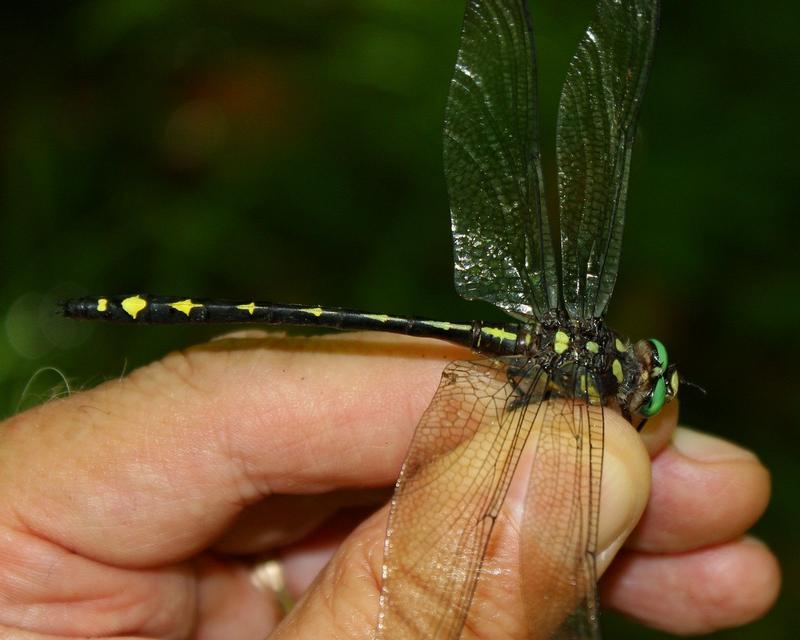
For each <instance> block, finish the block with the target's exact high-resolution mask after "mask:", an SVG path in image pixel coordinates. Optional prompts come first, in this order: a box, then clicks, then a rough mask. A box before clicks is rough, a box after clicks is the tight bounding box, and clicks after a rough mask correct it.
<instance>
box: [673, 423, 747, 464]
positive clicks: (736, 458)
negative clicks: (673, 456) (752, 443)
mask: <svg viewBox="0 0 800 640" xmlns="http://www.w3.org/2000/svg"><path fill="white" fill-rule="evenodd" d="M672 445H673V447H675V449H676V450H677V451H678V452H679V453H680V454H682V455H683V456H685V457H687V458H689V459H691V460H695V461H697V462H704V463H708V462H756V461H758V457H757V456H756V455H755V454H754V453H753V452H752V451H748V450H747V449H744V448H742V447H740V446H738V445H736V444H733V443H732V442H728V441H727V440H723V439H722V438H718V437H717V436H712V435H708V434H705V433H701V432H699V431H695V430H693V429H687V428H686V427H679V428H678V429H676V430H675V433H674V434H673V436H672Z"/></svg>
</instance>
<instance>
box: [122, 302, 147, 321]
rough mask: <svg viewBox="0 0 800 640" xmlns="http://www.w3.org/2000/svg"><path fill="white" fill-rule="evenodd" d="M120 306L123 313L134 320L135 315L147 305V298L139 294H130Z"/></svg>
mask: <svg viewBox="0 0 800 640" xmlns="http://www.w3.org/2000/svg"><path fill="white" fill-rule="evenodd" d="M120 306H121V307H122V309H123V311H125V313H127V314H128V315H129V316H130V317H131V318H133V319H134V320H136V316H137V315H139V312H140V311H141V310H142V309H144V308H145V307H147V300H145V299H144V298H142V297H141V296H132V297H130V298H125V299H124V300H123V301H122V305H120Z"/></svg>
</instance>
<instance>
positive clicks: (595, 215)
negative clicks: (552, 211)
mask: <svg viewBox="0 0 800 640" xmlns="http://www.w3.org/2000/svg"><path fill="white" fill-rule="evenodd" d="M657 24H658V0H600V1H599V2H598V5H597V13H596V15H595V18H594V20H593V21H592V23H591V25H590V26H589V28H588V30H587V31H586V34H585V35H584V37H583V39H582V40H581V42H580V44H579V46H578V51H577V53H576V54H575V56H574V57H573V59H572V62H571V64H570V67H569V71H568V73H567V80H566V82H565V84H564V89H563V91H562V94H561V103H560V105H559V112H558V128H557V134H556V136H557V138H556V144H557V156H558V191H559V203H560V207H561V208H560V226H561V258H562V281H561V286H562V289H563V295H564V302H565V304H566V308H567V312H568V313H569V314H570V316H571V317H573V318H579V317H580V318H585V317H591V316H596V317H599V316H602V315H603V313H604V312H605V309H606V306H607V304H608V300H609V298H610V297H611V293H612V291H613V289H614V282H615V281H616V278H617V269H618V267H619V260H620V251H621V245H622V231H623V226H624V221H625V201H626V197H627V188H628V171H629V168H630V157H631V146H632V145H633V138H634V133H635V130H636V120H637V116H638V113H639V106H640V104H641V101H642V96H643V93H644V89H645V84H646V82H647V75H648V72H649V69H650V64H651V61H652V56H653V46H654V42H655V36H656V30H657Z"/></svg>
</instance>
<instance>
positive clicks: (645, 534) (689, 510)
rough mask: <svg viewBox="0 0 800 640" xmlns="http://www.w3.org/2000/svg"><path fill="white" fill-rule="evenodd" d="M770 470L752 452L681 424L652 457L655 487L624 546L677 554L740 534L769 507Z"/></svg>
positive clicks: (724, 540)
mask: <svg viewBox="0 0 800 640" xmlns="http://www.w3.org/2000/svg"><path fill="white" fill-rule="evenodd" d="M769 494H770V477H769V472H768V471H767V470H766V468H764V466H763V465H762V464H761V463H760V462H759V460H758V458H756V456H755V455H754V454H752V453H751V452H749V451H747V450H745V449H742V448H741V447H738V446H737V445H735V444H732V443H730V442H727V441H725V440H722V439H720V438H716V437H713V436H710V435H706V434H703V433H700V432H698V431H693V430H691V429H686V428H680V429H678V430H677V431H675V433H674V436H673V438H672V442H671V444H670V446H669V447H667V448H666V449H664V450H663V451H662V452H661V453H660V454H659V455H658V456H656V458H655V459H654V460H653V490H652V493H651V497H650V502H649V504H648V505H647V509H646V510H645V513H644V516H643V517H642V520H641V522H640V523H639V526H638V527H637V528H636V530H635V531H634V532H633V534H632V535H631V537H630V538H629V539H628V542H627V546H628V547H630V548H633V549H637V550H641V551H650V552H657V553H666V552H672V553H674V552H681V551H688V550H691V549H697V548H699V547H702V546H707V545H712V544H717V543H721V542H726V541H728V540H732V539H734V538H738V537H739V536H741V535H742V534H743V533H744V532H745V531H747V530H748V529H749V528H750V527H751V526H752V525H753V524H754V523H755V522H756V520H758V518H759V517H760V516H761V515H762V514H763V513H764V510H765V509H766V507H767V503H768V501H769Z"/></svg>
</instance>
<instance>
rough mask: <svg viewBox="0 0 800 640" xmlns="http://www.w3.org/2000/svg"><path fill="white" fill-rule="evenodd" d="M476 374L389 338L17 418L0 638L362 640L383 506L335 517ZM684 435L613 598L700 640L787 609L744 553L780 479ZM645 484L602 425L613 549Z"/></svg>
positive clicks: (1, 520) (228, 351) (267, 341)
mask: <svg viewBox="0 0 800 640" xmlns="http://www.w3.org/2000/svg"><path fill="white" fill-rule="evenodd" d="M465 357H466V358H468V357H471V355H470V353H469V352H466V351H463V350H461V349H458V348H456V347H450V346H448V345H444V344H441V343H437V342H432V341H426V340H413V339H408V338H403V337H394V336H391V337H387V336H380V337H376V336H374V335H371V334H366V335H361V334H344V335H336V336H326V337H324V338H314V339H286V338H276V337H264V336H263V334H256V333H250V334H241V335H240V336H239V337H237V338H229V339H224V340H219V341H215V342H212V343H210V344H209V345H203V346H201V347H197V348H194V349H190V350H188V351H186V352H184V353H181V354H172V355H170V356H168V357H166V358H165V359H163V360H161V361H159V362H157V363H154V364H152V365H150V366H148V367H145V368H143V369H139V370H137V371H135V372H133V373H132V374H131V375H129V376H128V377H126V378H124V379H121V380H114V381H111V382H108V383H106V384H103V385H101V386H99V387H97V388H96V389H92V390H90V391H86V392H82V393H77V394H75V395H72V396H70V397H67V398H64V399H60V400H56V401H53V402H50V403H47V404H45V405H43V406H41V407H37V408H35V409H32V410H30V411H28V412H25V413H23V414H20V415H18V416H15V417H13V418H11V419H9V420H7V421H6V422H5V423H4V424H3V425H2V428H1V429H0V638H14V639H15V640H17V639H20V640H45V639H47V640H54V639H55V638H65V637H76V636H78V637H81V636H92V637H102V638H112V637H113V638H119V637H122V636H124V637H126V638H202V639H204V640H214V639H216V638H231V637H235V638H242V639H249V638H259V639H260V638H264V637H265V636H267V635H269V634H271V635H269V637H270V638H326V637H337V638H344V637H348V638H354V639H357V638H369V637H370V635H371V633H372V629H373V627H374V624H375V616H376V614H377V609H378V590H379V585H380V565H381V559H382V552H383V538H384V532H385V527H386V517H387V512H386V508H385V507H383V508H380V509H378V510H377V512H376V513H374V514H373V515H371V516H369V517H368V518H366V520H365V521H364V522H362V523H361V524H358V525H357V526H355V528H353V523H352V522H351V519H349V518H347V517H342V516H338V517H337V516H335V515H334V514H335V513H336V512H338V511H340V510H341V509H342V508H343V507H347V506H357V507H361V508H363V507H364V506H365V505H369V504H376V505H377V503H379V502H381V501H385V498H386V497H388V495H389V494H388V492H387V491H386V489H387V488H388V487H391V485H392V484H393V483H394V480H395V478H396V476H397V473H398V470H399V468H400V465H401V463H402V459H403V456H404V454H405V451H406V448H407V446H408V442H409V440H410V437H411V433H412V431H413V429H414V426H415V425H416V423H417V422H418V420H419V418H420V416H421V414H422V412H423V411H424V409H425V407H426V406H427V404H428V402H429V401H430V399H431V397H432V395H433V392H434V390H435V389H436V386H437V384H438V381H439V376H440V374H441V371H442V368H443V367H444V365H445V363H446V362H447V361H449V360H453V359H459V358H465ZM676 420H677V411H676V409H675V408H671V409H667V410H665V411H664V412H663V416H660V417H659V418H658V419H657V420H653V421H652V424H651V425H649V426H648V429H647V433H646V434H645V438H644V441H645V443H646V444H647V450H648V451H649V452H650V454H651V455H654V456H655V457H654V461H653V467H652V469H653V495H652V497H651V499H650V503H649V506H648V507H647V510H646V512H645V515H644V518H643V520H642V522H641V523H640V524H639V526H638V527H637V528H636V529H635V531H634V533H633V534H632V536H631V537H630V538H629V539H628V542H627V543H626V545H625V547H624V548H623V550H622V551H621V552H620V554H619V556H618V557H617V560H616V561H615V562H614V563H613V564H612V565H611V566H610V568H609V569H608V571H607V573H606V576H605V578H604V580H603V582H602V583H601V585H602V594H603V600H604V602H605V604H606V605H607V606H609V607H613V608H616V609H619V610H621V611H623V612H625V613H627V614H628V615H631V616H633V617H635V618H637V619H639V620H641V621H642V622H643V623H645V624H649V625H651V626H656V627H659V628H662V629H666V630H669V631H672V632H676V633H701V632H708V631H711V630H713V629H717V628H721V627H726V626H732V625H738V624H742V623H744V622H747V621H749V620H752V619H754V618H756V617H758V616H759V615H761V614H762V613H763V612H764V611H765V610H766V609H767V608H768V607H769V606H770V604H771V603H772V601H773V600H774V598H775V595H776V593H777V589H778V583H779V573H778V569H777V564H776V561H775V559H774V558H773V556H772V555H771V554H770V552H769V551H768V550H767V549H766V548H765V547H764V546H763V545H762V544H761V543H758V542H755V541H752V540H750V539H747V538H743V537H742V535H743V533H744V531H746V529H747V528H748V527H749V526H750V525H751V524H752V523H753V521H755V520H756V519H757V518H758V516H759V515H760V514H761V512H762V511H763V509H764V507H765V505H766V501H767V498H768V493H769V477H768V474H767V472H766V470H765V469H764V468H763V467H762V466H761V465H760V463H759V462H758V460H757V459H756V458H755V457H753V456H752V454H749V453H748V452H746V451H744V450H742V449H740V448H738V447H735V446H733V445H730V444H728V443H725V442H723V441H721V440H718V439H715V438H711V437H708V436H701V435H699V434H695V433H693V432H688V431H684V430H678V431H677V432H675V434H674V436H673V431H674V428H675V423H676ZM669 442H672V444H668V443H669ZM649 469H650V468H649V465H648V464H647V455H646V452H645V449H644V447H642V445H641V440H640V439H639V438H638V437H635V432H633V431H632V430H631V429H630V427H629V425H627V423H625V422H624V421H623V420H622V419H621V418H619V419H617V417H616V414H613V415H612V412H606V461H605V467H604V488H609V487H611V488H613V489H615V490H614V491H611V490H605V491H604V493H603V502H602V507H601V521H602V522H601V546H603V544H602V538H603V531H605V532H614V531H624V532H627V531H629V530H630V529H631V528H633V526H634V524H635V521H636V519H637V518H638V513H639V511H640V508H641V507H642V506H643V505H644V504H645V502H646V501H647V490H648V486H649ZM631 505H633V508H632V507H631ZM609 542H611V541H609ZM606 546H608V545H606ZM262 553H268V554H270V555H272V556H274V557H277V558H279V559H280V560H281V565H282V568H283V573H284V576H285V580H286V584H287V590H288V591H289V592H290V594H291V595H292V596H293V597H299V598H300V601H299V603H298V605H297V607H295V609H294V610H293V611H292V612H291V614H290V615H289V616H288V617H286V618H285V619H284V620H283V621H282V622H281V618H282V611H281V606H280V603H279V600H278V596H277V594H276V593H274V592H272V591H270V590H268V589H267V590H264V589H263V588H260V587H259V586H258V584H257V581H254V580H253V559H254V557H255V556H256V555H257V554H262ZM611 555H613V554H612V553H606V554H601V557H600V560H601V562H600V564H601V568H604V565H605V564H607V563H608V562H609V561H610V559H611ZM494 606H495V607H500V608H502V607H504V606H508V604H507V603H504V602H498V603H495V605H494ZM511 613H514V612H511ZM516 613H517V615H519V612H516Z"/></svg>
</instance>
